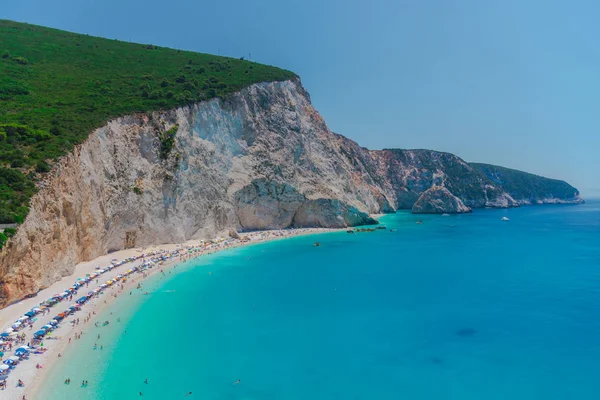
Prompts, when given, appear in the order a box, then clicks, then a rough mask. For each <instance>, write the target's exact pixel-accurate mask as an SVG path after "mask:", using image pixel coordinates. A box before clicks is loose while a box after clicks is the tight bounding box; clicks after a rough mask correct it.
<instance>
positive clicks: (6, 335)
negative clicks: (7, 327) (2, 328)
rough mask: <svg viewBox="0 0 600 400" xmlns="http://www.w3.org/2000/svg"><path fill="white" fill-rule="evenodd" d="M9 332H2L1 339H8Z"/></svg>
mask: <svg viewBox="0 0 600 400" xmlns="http://www.w3.org/2000/svg"><path fill="white" fill-rule="evenodd" d="M8 335H9V334H8V332H2V333H0V337H8Z"/></svg>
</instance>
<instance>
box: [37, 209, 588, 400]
mask: <svg viewBox="0 0 600 400" xmlns="http://www.w3.org/2000/svg"><path fill="white" fill-rule="evenodd" d="M505 215H506V216H508V217H509V218H510V219H511V220H510V222H508V223H504V222H501V221H500V218H501V217H502V216H505ZM418 219H422V220H423V224H421V225H418V224H416V223H415V222H416V221H417V220H418ZM383 222H385V224H386V225H387V227H388V228H393V229H395V230H396V229H397V230H396V231H394V232H390V231H376V232H372V233H360V234H355V235H350V234H347V233H345V232H340V233H328V234H322V235H318V236H310V237H299V238H293V239H288V240H282V241H277V242H271V243H266V244H260V245H254V246H250V247H247V248H242V249H233V250H229V251H226V252H222V253H220V254H217V255H212V256H207V257H203V258H201V259H199V260H197V261H193V262H191V263H188V264H186V265H185V266H180V267H178V271H179V272H178V273H177V274H171V275H169V276H168V278H164V279H163V278H160V277H156V278H151V280H150V281H149V282H148V283H147V284H146V285H147V286H149V287H151V288H152V289H153V290H154V291H153V293H152V294H151V295H150V296H141V295H134V296H130V297H129V296H124V297H123V298H121V299H120V300H117V305H116V306H114V307H112V308H111V309H110V310H108V311H107V312H106V313H105V315H103V316H101V317H100V318H99V319H100V320H103V319H104V318H106V319H110V320H111V325H110V328H94V327H93V326H90V327H87V331H88V332H87V333H86V335H85V337H84V339H83V340H80V341H76V342H74V344H73V345H72V346H73V347H74V348H76V351H70V352H68V353H67V354H66V355H65V356H64V357H63V358H62V359H61V360H60V361H59V364H60V365H57V366H56V368H55V370H54V371H51V375H50V379H49V382H48V385H47V388H46V389H45V390H44V391H43V392H42V393H43V395H44V396H43V398H44V399H50V400H58V399H61V400H69V399H132V398H140V396H139V395H138V393H139V392H140V391H142V392H143V398H144V399H176V398H183V397H184V394H186V393H187V392H190V391H191V392H193V394H192V396H190V397H189V398H192V399H193V398H196V399H200V398H201V399H215V400H229V399H232V400H233V399H244V400H255V399H256V400H258V399H261V400H276V399H293V400H296V399H297V400H306V399H317V400H320V399H411V400H416V399H460V400H468V399H474V400H475V399H477V400H480V399H487V400H491V399H502V400H505V399H513V400H520V399H528V400H529V399H545V400H553V399H557V400H558V399H560V400H563V399H596V398H598V396H599V395H600V380H598V372H597V369H598V362H599V360H600V202H593V201H592V202H588V204H586V205H581V206H537V207H523V208H520V209H511V210H477V211H476V212H474V213H473V214H471V215H462V216H450V217H442V216H419V217H416V216H412V215H410V214H408V213H399V214H396V215H391V216H387V217H384V218H383ZM316 240H318V241H319V242H321V244H322V246H320V247H313V246H312V243H313V242H315V241H316ZM209 272H210V273H209ZM125 302H130V303H132V304H130V305H129V306H128V307H129V311H127V307H125V304H124V303H125ZM134 311H135V312H134ZM111 312H112V314H110V313H111ZM117 317H120V318H121V322H120V323H116V322H114V321H115V319H116V318H117ZM123 331H126V332H127V333H126V334H123ZM97 333H101V335H102V336H101V337H102V339H101V340H97V339H96V335H97ZM94 342H98V344H102V345H103V346H104V349H103V350H102V351H100V350H92V346H93V343H94ZM71 350H73V349H71ZM67 377H70V378H71V380H72V381H73V382H80V381H81V380H82V379H87V380H88V381H89V382H90V383H89V386H88V387H87V388H80V387H79V385H77V384H76V383H75V384H73V383H72V384H71V386H65V385H63V383H62V382H63V381H64V379H65V378H67ZM145 378H148V380H149V383H148V384H144V382H143V381H144V379H145ZM238 379H239V380H241V382H240V383H239V384H238V385H234V382H235V381H237V380H238Z"/></svg>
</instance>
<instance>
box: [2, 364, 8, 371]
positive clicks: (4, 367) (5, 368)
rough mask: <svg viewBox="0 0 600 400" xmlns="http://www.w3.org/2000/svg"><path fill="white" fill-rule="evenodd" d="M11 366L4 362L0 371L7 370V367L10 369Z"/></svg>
mask: <svg viewBox="0 0 600 400" xmlns="http://www.w3.org/2000/svg"><path fill="white" fill-rule="evenodd" d="M9 368H10V367H9V366H8V365H6V364H2V365H0V371H6V370H7V369H9Z"/></svg>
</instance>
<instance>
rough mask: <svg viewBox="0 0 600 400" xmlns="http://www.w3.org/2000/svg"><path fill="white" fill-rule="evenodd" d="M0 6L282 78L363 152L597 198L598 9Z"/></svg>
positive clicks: (507, 3)
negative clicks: (438, 156) (521, 178)
mask: <svg viewBox="0 0 600 400" xmlns="http://www.w3.org/2000/svg"><path fill="white" fill-rule="evenodd" d="M0 3H4V4H2V6H1V7H0V18H3V19H12V20H16V21H22V22H29V23H32V24H38V25H45V26H50V27H54V28H59V29H64V30H69V31H74V32H79V33H87V34H90V35H95V36H102V37H107V38H113V39H120V40H127V41H133V42H139V43H151V44H155V45H160V46H168V47H174V48H178V49H185V50H192V51H198V52H204V53H213V54H220V55H226V56H232V57H241V56H244V57H250V59H251V60H252V61H257V62H261V63H265V64H271V65H276V66H279V67H282V68H286V69H289V70H292V71H294V72H295V73H297V74H298V75H300V77H301V78H302V82H303V84H304V86H305V87H306V89H307V90H308V91H309V93H310V94H311V99H312V102H313V104H314V105H315V107H316V108H317V109H318V110H319V111H320V113H321V114H322V115H323V117H324V118H325V121H326V122H327V123H328V125H329V127H330V129H331V130H333V131H335V132H337V133H340V134H343V135H345V136H347V137H349V138H351V139H353V140H355V141H357V142H358V143H360V144H361V145H362V146H365V147H368V148H371V149H382V148H426V149H433V150H440V151H447V152H451V153H454V154H456V155H458V156H460V157H462V158H463V159H465V160H466V161H476V162H487V163H491V164H497V165H503V166H506V167H510V168H516V169H521V170H525V171H528V172H532V173H536V174H539V175H543V176H548V177H553V178H558V179H564V180H566V181H568V182H569V183H571V184H573V185H574V186H576V187H577V188H578V189H579V190H580V191H581V192H582V194H583V195H584V197H586V196H588V197H600V178H599V177H598V176H599V175H600V154H599V152H600V40H598V38H600V24H599V23H598V21H599V20H600V2H597V1H585V0H581V1H580V0H577V1H573V2H566V1H554V0H528V1H521V0H503V1H481V0H460V1H458V0H429V1H428V0H411V1H404V0H395V1H392V0H387V1H384V0H370V1H358V0H339V1H338V0H302V1H292V0H257V1H254V0H213V1H205V0H170V1H158V0H102V1H97V0H86V1H81V0H51V1H48V0H19V1H8V0H0ZM0 39H1V38H0ZM0 44H1V42H0Z"/></svg>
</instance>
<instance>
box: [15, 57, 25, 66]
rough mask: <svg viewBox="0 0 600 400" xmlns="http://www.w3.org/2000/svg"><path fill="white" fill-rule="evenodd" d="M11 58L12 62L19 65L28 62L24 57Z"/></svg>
mask: <svg viewBox="0 0 600 400" xmlns="http://www.w3.org/2000/svg"><path fill="white" fill-rule="evenodd" d="M12 60H13V61H14V62H16V63H17V64H21V65H27V64H29V61H27V59H26V58H25V57H13V58H12Z"/></svg>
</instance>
